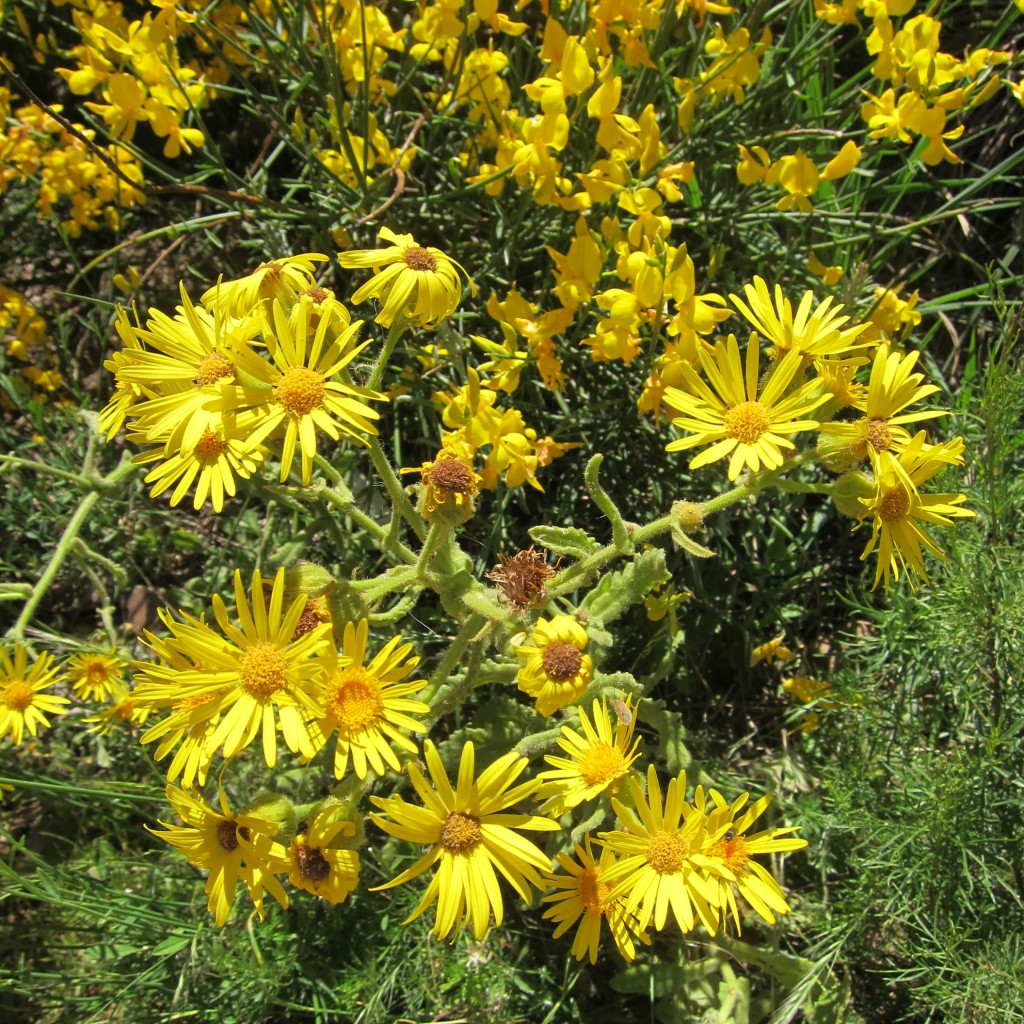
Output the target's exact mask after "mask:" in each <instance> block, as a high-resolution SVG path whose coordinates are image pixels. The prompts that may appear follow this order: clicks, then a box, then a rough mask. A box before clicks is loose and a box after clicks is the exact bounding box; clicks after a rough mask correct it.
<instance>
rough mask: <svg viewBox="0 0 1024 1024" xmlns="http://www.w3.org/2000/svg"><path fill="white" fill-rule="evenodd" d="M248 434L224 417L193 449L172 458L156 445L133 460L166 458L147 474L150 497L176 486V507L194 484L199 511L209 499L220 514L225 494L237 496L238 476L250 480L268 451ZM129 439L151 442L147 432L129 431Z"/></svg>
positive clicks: (173, 495) (141, 462)
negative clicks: (236, 480)
mask: <svg viewBox="0 0 1024 1024" xmlns="http://www.w3.org/2000/svg"><path fill="white" fill-rule="evenodd" d="M218 418H220V417H218ZM248 435H249V430H248V429H245V428H242V429H239V428H238V426H237V424H233V423H232V422H231V420H230V419H229V420H222V421H221V422H220V423H219V424H217V423H211V424H210V425H208V426H207V427H206V428H205V429H204V430H203V433H202V434H201V435H200V437H199V439H198V440H197V441H196V443H195V444H194V445H193V446H192V447H191V448H187V449H186V448H182V449H181V450H180V451H179V452H178V453H177V454H175V455H172V456H170V458H165V457H164V456H165V451H164V449H163V448H157V449H156V450H155V451H150V452H144V453H143V454H141V455H136V456H135V458H134V459H132V462H134V463H135V464H136V465H139V466H144V465H147V464H148V463H150V462H158V461H160V460H161V459H163V460H164V461H162V462H160V465H159V466H157V467H156V468H155V469H152V470H150V471H149V472H148V473H147V474H146V478H145V482H146V483H147V484H152V485H153V487H152V489H151V490H150V492H149V496H150V497H151V498H158V497H159V496H160V495H161V494H163V493H164V492H165V491H167V490H168V489H169V488H170V487H172V486H173V487H174V490H173V491H172V492H171V508H174V507H175V506H176V505H178V504H179V503H180V502H181V501H182V499H183V498H184V497H185V495H186V494H187V493H188V490H189V488H190V487H191V486H192V485H193V484H195V494H194V495H193V498H192V507H193V508H194V509H195V510H196V511H197V512H198V511H199V509H201V508H202V507H203V505H204V504H205V503H206V501H207V499H209V502H210V504H211V505H212V506H213V510H214V512H218V513H219V512H222V511H223V510H224V496H225V495H228V496H229V497H232V498H233V497H234V496H235V493H236V491H237V485H236V484H235V477H236V476H238V477H240V478H241V479H242V480H248V479H249V478H250V477H251V476H252V475H253V473H255V472H256V470H257V469H258V468H259V466H260V464H261V463H262V462H263V457H264V456H265V455H266V453H267V449H266V448H264V447H263V446H262V445H259V446H255V447H254V446H253V445H252V443H251V442H250V440H249V437H248ZM128 440H129V441H149V440H151V438H150V436H149V435H146V434H129V435H128Z"/></svg>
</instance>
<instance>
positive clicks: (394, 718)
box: [308, 619, 430, 779]
mask: <svg viewBox="0 0 1024 1024" xmlns="http://www.w3.org/2000/svg"><path fill="white" fill-rule="evenodd" d="M368 635H369V623H368V622H367V620H366V619H361V620H360V621H359V624H358V625H356V624H354V623H352V622H347V623H346V624H345V634H344V637H343V639H342V650H343V652H344V654H343V657H341V658H339V657H338V653H337V651H336V650H335V649H334V648H333V646H332V647H330V648H328V650H327V652H326V653H325V655H324V657H323V659H322V661H323V665H324V675H323V678H322V681H321V682H320V684H319V686H318V688H317V702H318V703H319V704H321V705H322V706H323V709H324V713H323V716H322V717H320V718H317V719H316V720H315V721H312V722H310V723H309V725H308V728H309V733H310V743H311V746H312V748H313V750H314V751H319V750H320V749H321V748H322V747H323V746H324V745H325V744H326V743H327V741H328V740H329V739H330V737H331V736H332V735H333V733H334V731H335V729H337V730H338V740H337V743H336V744H335V747H334V775H335V777H336V778H339V779H340V778H343V777H344V775H345V772H346V771H347V770H348V762H349V757H351V758H352V770H353V771H354V772H355V773H356V775H358V776H359V778H361V779H365V778H366V773H367V771H368V770H369V771H373V772H374V773H375V774H377V775H384V774H385V772H386V771H387V768H391V769H392V770H393V771H396V772H400V771H401V770H402V766H401V765H400V764H399V761H398V758H397V757H396V756H395V751H394V749H393V747H394V746H398V747H401V748H402V749H403V750H405V751H407V752H408V753H410V754H415V753H416V744H415V743H413V741H412V740H411V739H409V737H408V736H406V735H405V733H404V732H402V731H401V730H402V729H406V730H408V731H410V732H426V726H425V725H423V723H422V722H419V721H417V720H416V719H415V718H410V717H409V716H410V715H426V714H429V713H430V705H429V704H424V703H423V702H422V701H419V700H413V699H411V698H410V697H409V696H408V695H409V694H411V693H415V692H416V691H417V690H419V689H421V688H422V687H423V684H424V683H425V682H426V680H424V679H410V680H407V681H406V682H404V683H403V682H401V681H400V680H402V679H403V678H404V677H405V676H407V675H408V674H409V673H410V672H412V670H413V669H414V668H416V666H417V665H418V664H419V661H420V659H419V658H418V657H409V654H410V652H411V651H412V644H403V643H402V638H401V637H400V636H396V637H392V638H391V639H390V640H389V641H388V642H387V643H386V644H385V645H384V647H383V648H382V649H381V650H380V651H378V652H377V654H376V655H374V657H373V660H372V661H371V662H370V663H369V664H368V665H364V664H363V660H364V659H365V657H366V641H367V637H368Z"/></svg>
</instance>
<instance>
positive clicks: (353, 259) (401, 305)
mask: <svg viewBox="0 0 1024 1024" xmlns="http://www.w3.org/2000/svg"><path fill="white" fill-rule="evenodd" d="M380 237H381V238H383V239H385V240H386V241H388V242H391V243H392V244H391V245H390V246H389V247H388V248H386V249H359V250H357V251H355V252H342V253H338V262H339V263H340V264H341V265H342V266H343V267H373V272H374V276H373V277H372V278H370V280H369V281H367V282H366V283H365V284H364V285H362V286H361V287H360V288H358V289H357V290H356V292H355V294H354V295H353V296H352V302H353V303H359V302H365V301H366V300H367V299H369V298H371V297H377V298H379V299H380V300H381V302H382V303H383V306H382V307H381V310H380V312H379V313H378V314H377V316H376V319H375V323H378V324H382V325H383V326H384V327H390V326H391V324H392V323H393V322H394V320H395V317H397V316H399V315H401V316H404V317H405V318H406V319H407V320H408V321H409V322H410V323H411V324H413V325H414V326H416V327H425V328H428V329H429V328H433V327H436V326H437V325H438V324H439V323H440V322H441V321H442V320H445V319H447V318H448V317H449V316H451V315H452V313H453V312H455V307H456V306H458V304H459V300H460V299H461V298H462V280H461V278H460V277H459V271H460V270H461V271H462V273H463V274H466V278H467V279H469V274H467V273H466V271H465V269H464V268H463V267H462V266H461V265H460V264H459V263H456V262H455V260H453V259H452V258H451V257H450V256H446V255H445V254H444V253H443V252H441V250H440V249H434V248H433V247H428V248H424V247H423V246H421V245H417V244H416V242H415V240H414V239H413V237H412V235H398V234H395V232H394V231H391V230H390V229H388V228H381V230H380ZM382 268H383V269H382ZM456 268H458V269H456ZM469 284H470V290H471V292H472V293H473V294H474V295H475V294H476V287H475V286H474V284H473V282H472V281H471V280H470V282H469Z"/></svg>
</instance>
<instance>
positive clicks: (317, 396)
mask: <svg viewBox="0 0 1024 1024" xmlns="http://www.w3.org/2000/svg"><path fill="white" fill-rule="evenodd" d="M274 397H275V398H276V399H277V401H278V402H279V403H280V404H281V405H283V406H284V407H285V408H286V409H287V410H288V411H289V412H290V413H291V414H292V415H293V416H306V415H308V414H309V413H311V412H312V411H313V410H314V409H319V408H320V407H321V406H322V405H323V404H324V399H325V398H326V397H327V388H326V387H325V386H324V379H323V377H322V376H321V375H320V374H319V373H317V372H316V371H315V370H309V369H307V368H306V367H305V366H290V367H288V369H287V370H285V372H284V376H283V377H282V378H281V380H280V381H279V383H278V385H277V387H276V388H274Z"/></svg>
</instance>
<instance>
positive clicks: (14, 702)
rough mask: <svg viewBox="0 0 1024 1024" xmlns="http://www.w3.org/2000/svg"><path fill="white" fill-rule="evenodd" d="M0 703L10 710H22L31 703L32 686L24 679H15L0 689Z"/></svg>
mask: <svg viewBox="0 0 1024 1024" xmlns="http://www.w3.org/2000/svg"><path fill="white" fill-rule="evenodd" d="M0 703H3V704H4V705H5V706H6V707H8V708H10V709H11V710H12V711H24V710H25V709H26V708H27V707H28V706H29V705H30V704H31V703H32V687H31V686H29V684H28V683H26V682H25V680H24V679H15V680H13V681H12V682H9V683H8V684H7V685H6V686H5V687H4V688H3V690H2V691H0Z"/></svg>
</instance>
